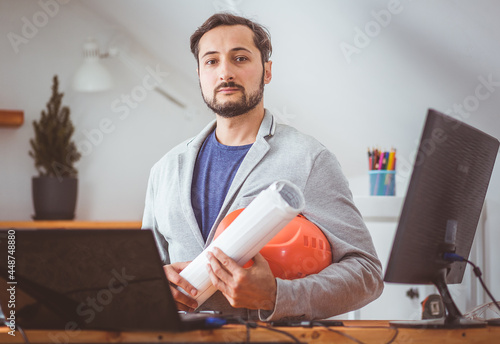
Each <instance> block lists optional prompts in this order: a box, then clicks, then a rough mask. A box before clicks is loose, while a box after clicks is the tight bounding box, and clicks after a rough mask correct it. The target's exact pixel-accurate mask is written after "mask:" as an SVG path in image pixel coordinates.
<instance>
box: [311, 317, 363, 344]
mask: <svg viewBox="0 0 500 344" xmlns="http://www.w3.org/2000/svg"><path fill="white" fill-rule="evenodd" d="M312 324H313V325H314V326H322V327H324V328H326V329H327V330H328V331H330V332H333V333H337V334H340V335H341V336H344V337H346V338H348V339H350V340H352V341H353V342H355V343H358V344H365V343H364V342H362V341H360V340H359V339H356V338H354V337H353V336H350V335H348V334H347V333H343V332H341V331H337V330H334V329H332V328H330V327H329V326H327V325H325V324H322V323H321V322H319V321H313V322H312ZM346 327H349V326H346Z"/></svg>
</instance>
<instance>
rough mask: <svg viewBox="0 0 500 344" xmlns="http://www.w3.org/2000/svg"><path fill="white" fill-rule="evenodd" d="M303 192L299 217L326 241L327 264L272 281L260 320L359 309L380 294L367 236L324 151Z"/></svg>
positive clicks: (378, 268) (345, 185) (332, 161)
mask: <svg viewBox="0 0 500 344" xmlns="http://www.w3.org/2000/svg"><path fill="white" fill-rule="evenodd" d="M303 191H304V197H305V199H306V207H305V209H304V212H303V215H304V216H305V217H306V218H307V219H308V220H310V221H312V222H314V223H315V224H316V225H317V226H318V227H320V228H321V230H322V231H323V232H324V234H325V236H326V237H327V238H328V240H329V242H330V245H331V248H332V253H333V263H332V264H331V265H329V266H328V267H326V268H325V269H323V270H322V271H320V272H319V273H317V274H313V275H309V276H307V277H304V278H301V279H295V280H282V279H279V278H277V295H276V303H275V308H274V310H273V311H262V310H261V311H260V312H259V317H260V318H261V320H264V321H271V320H278V319H290V320H301V319H324V318H328V317H331V316H335V315H338V314H342V313H345V312H349V311H352V310H355V309H358V308H360V307H363V306H364V305H366V304H368V303H369V302H371V301H373V300H375V299H376V298H378V297H379V296H380V294H381V293H382V290H383V279H382V266H381V263H380V261H379V259H378V258H377V254H376V252H375V248H374V246H373V242H372V239H371V236H370V233H369V232H368V229H367V228H366V225H365V224H364V222H363V219H362V217H361V214H360V213H359V211H358V209H357V208H356V206H355V205H354V202H353V199H352V194H351V191H350V189H349V186H348V182H347V179H346V178H345V176H344V175H343V173H342V170H341V168H340V165H339V163H338V161H337V159H336V157H335V156H334V155H333V154H332V153H331V152H330V151H328V150H327V149H326V148H325V149H324V150H322V151H321V152H320V153H319V154H318V155H317V157H316V159H315V161H314V164H313V167H312V168H311V171H310V174H309V176H308V179H307V182H306V186H305V189H304V190H303Z"/></svg>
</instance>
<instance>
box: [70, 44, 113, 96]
mask: <svg viewBox="0 0 500 344" xmlns="http://www.w3.org/2000/svg"><path fill="white" fill-rule="evenodd" d="M105 56H107V55H104V56H101V55H100V53H99V46H98V44H97V42H96V40H95V39H93V38H91V37H89V38H87V40H86V41H85V43H84V45H83V64H82V65H81V66H80V67H79V68H78V69H77V71H76V73H75V76H74V77H73V89H74V90H75V91H78V92H100V91H106V90H109V89H111V87H113V79H112V77H111V74H110V73H109V71H108V70H107V69H106V67H104V66H103V65H102V64H101V62H100V61H99V59H100V58H101V57H105Z"/></svg>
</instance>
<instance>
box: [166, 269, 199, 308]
mask: <svg viewBox="0 0 500 344" xmlns="http://www.w3.org/2000/svg"><path fill="white" fill-rule="evenodd" d="M189 263H191V262H177V263H173V264H169V265H164V266H163V270H164V271H165V274H166V275H167V279H168V281H169V282H170V291H171V292H172V296H173V297H174V300H175V303H176V304H177V309H178V310H179V311H186V312H191V311H194V310H195V309H196V308H197V307H198V302H196V300H194V299H193V298H191V297H189V296H187V295H186V294H184V293H182V292H181V291H179V290H178V289H177V288H176V286H178V287H180V288H182V289H184V290H185V291H186V292H187V293H188V294H189V295H191V296H193V297H194V296H196V294H197V293H198V291H197V290H196V289H195V288H194V287H193V286H192V285H191V284H190V283H189V282H188V281H186V280H185V279H184V278H182V277H181V275H179V273H180V272H181V271H182V270H184V268H185V267H186V266H188V265H189Z"/></svg>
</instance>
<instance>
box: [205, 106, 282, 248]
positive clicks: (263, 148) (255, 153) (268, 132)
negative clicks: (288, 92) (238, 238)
mask: <svg viewBox="0 0 500 344" xmlns="http://www.w3.org/2000/svg"><path fill="white" fill-rule="evenodd" d="M275 127H276V125H275V121H274V117H273V116H272V115H271V114H270V113H269V112H268V111H267V110H266V113H265V115H264V118H263V120H262V123H261V125H260V128H259V132H258V134H257V139H256V140H255V143H254V144H253V145H252V148H250V150H249V151H248V153H247V155H246V156H245V159H244V160H243V162H242V163H241V165H240V167H239V168H238V172H236V175H235V176H234V179H233V182H232V183H231V186H230V188H229V190H228V192H227V195H226V198H225V199H224V203H223V205H222V207H221V209H220V211H219V215H218V216H217V219H216V220H215V222H214V226H213V227H212V229H211V231H210V235H209V236H208V238H207V243H206V244H205V246H208V245H209V244H210V242H211V241H212V237H213V235H214V233H215V229H216V228H217V226H218V224H219V222H220V221H222V219H223V218H224V217H225V216H226V214H227V212H228V210H229V209H230V207H231V205H232V203H233V198H234V196H235V194H236V193H237V192H238V190H239V189H240V188H241V186H242V185H243V183H244V182H245V180H246V179H247V177H248V175H249V174H250V173H251V172H252V170H253V169H254V168H255V166H257V164H258V163H259V162H260V161H261V160H262V159H263V158H264V156H265V155H266V154H267V152H268V151H269V144H268V143H267V141H266V138H267V137H269V136H272V135H274V130H275Z"/></svg>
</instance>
